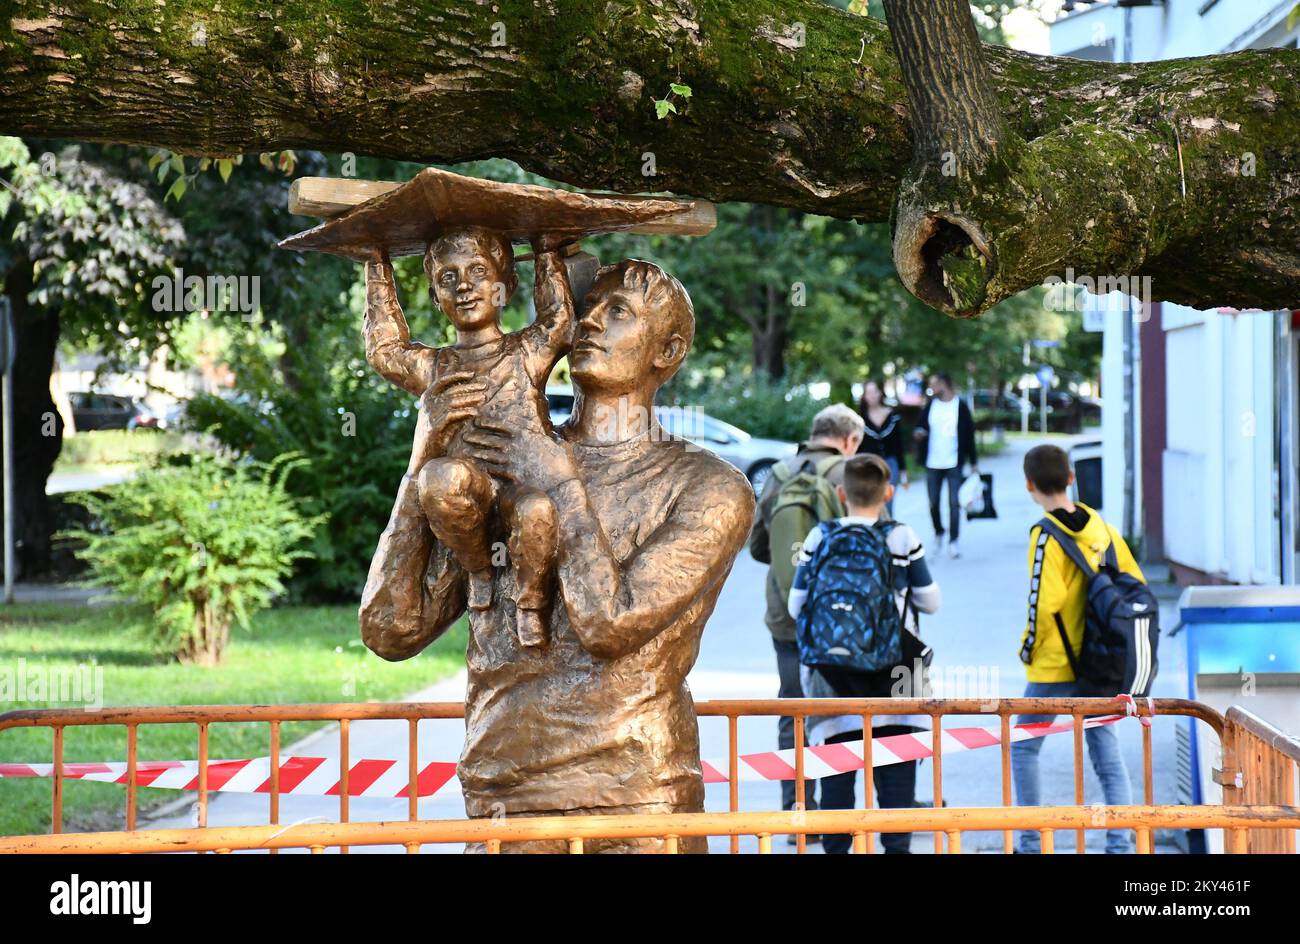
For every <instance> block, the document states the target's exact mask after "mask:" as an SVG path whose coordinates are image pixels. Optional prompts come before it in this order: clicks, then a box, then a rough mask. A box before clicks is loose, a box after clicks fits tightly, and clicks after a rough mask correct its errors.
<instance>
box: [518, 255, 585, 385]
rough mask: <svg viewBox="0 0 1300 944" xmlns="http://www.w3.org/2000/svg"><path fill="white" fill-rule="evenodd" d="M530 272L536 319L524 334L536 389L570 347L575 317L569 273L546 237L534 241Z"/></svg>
mask: <svg viewBox="0 0 1300 944" xmlns="http://www.w3.org/2000/svg"><path fill="white" fill-rule="evenodd" d="M533 269H534V272H535V278H534V284H533V304H534V305H535V306H536V308H537V320H536V321H534V322H533V323H532V324H531V325H529V326H528V327H527V328H525V329H524V331H525V332H526V334H527V337H528V342H529V343H528V347H529V351H530V353H531V354H532V355H533V356H532V357H531V358H530V360H531V363H530V365H529V366H530V372H531V373H532V374H533V382H534V383H535V384H537V386H539V387H540V386H542V385H543V384H545V383H546V379H547V378H548V377H549V376H550V374H551V369H552V368H553V367H554V366H555V363H556V361H558V360H559V359H560V358H561V357H562V356H563V355H565V354H567V353H568V351H569V349H570V348H571V347H573V327H574V323H575V318H574V305H573V290H572V289H571V288H570V287H569V273H568V271H567V270H566V269H565V268H564V260H563V258H562V257H561V255H560V244H559V243H558V242H556V241H554V240H552V239H551V238H550V237H546V236H542V237H539V238H538V239H536V240H534V241H533Z"/></svg>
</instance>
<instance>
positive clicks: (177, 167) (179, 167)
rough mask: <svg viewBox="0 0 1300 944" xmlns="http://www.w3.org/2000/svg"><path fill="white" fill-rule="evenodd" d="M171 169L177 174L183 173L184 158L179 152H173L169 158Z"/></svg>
mask: <svg viewBox="0 0 1300 944" xmlns="http://www.w3.org/2000/svg"><path fill="white" fill-rule="evenodd" d="M171 164H172V170H174V171H176V173H178V174H183V173H185V158H183V157H181V156H180V155H179V154H173V155H172V158H171Z"/></svg>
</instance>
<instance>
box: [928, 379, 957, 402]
mask: <svg viewBox="0 0 1300 944" xmlns="http://www.w3.org/2000/svg"><path fill="white" fill-rule="evenodd" d="M930 389H931V390H933V391H934V395H935V396H936V397H938V398H939V399H940V400H947V399H948V395H949V394H951V393H952V389H951V388H950V387H949V386H948V385H947V384H946V383H944V382H943V380H942V378H939V377H931V378H930Z"/></svg>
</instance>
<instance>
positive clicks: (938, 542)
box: [934, 534, 943, 555]
mask: <svg viewBox="0 0 1300 944" xmlns="http://www.w3.org/2000/svg"><path fill="white" fill-rule="evenodd" d="M934 553H935V554H936V555H937V554H942V553H943V535H942V534H936V535H935V536H934Z"/></svg>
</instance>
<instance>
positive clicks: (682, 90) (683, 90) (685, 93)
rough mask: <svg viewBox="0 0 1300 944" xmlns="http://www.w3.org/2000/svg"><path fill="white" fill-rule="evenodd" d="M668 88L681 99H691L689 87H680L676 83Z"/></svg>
mask: <svg viewBox="0 0 1300 944" xmlns="http://www.w3.org/2000/svg"><path fill="white" fill-rule="evenodd" d="M668 87H669V88H670V89H672V90H673V91H674V92H676V93H677V94H678V95H680V96H681V97H682V98H690V97H691V87H690V86H689V85H680V84H678V83H676V82H673V83H672V84H671V85H669V86H668Z"/></svg>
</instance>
